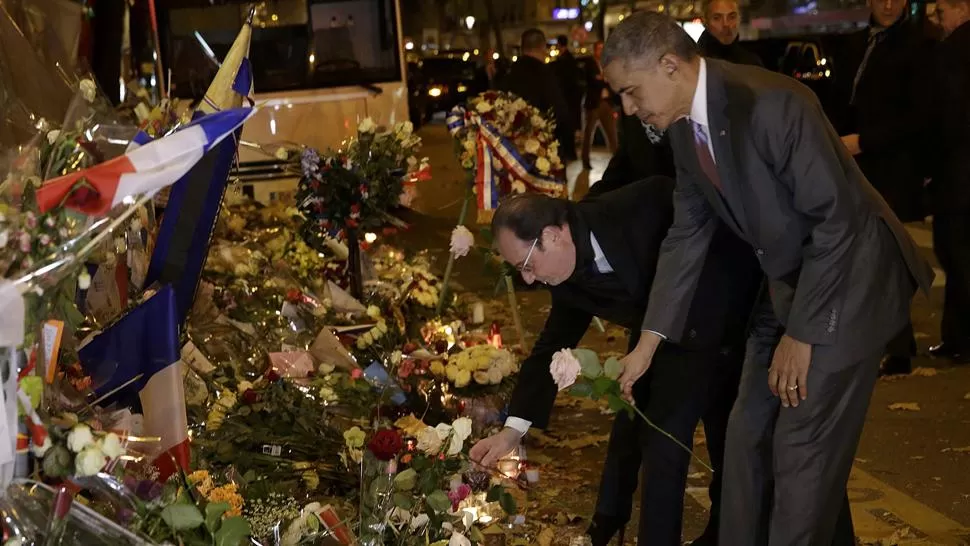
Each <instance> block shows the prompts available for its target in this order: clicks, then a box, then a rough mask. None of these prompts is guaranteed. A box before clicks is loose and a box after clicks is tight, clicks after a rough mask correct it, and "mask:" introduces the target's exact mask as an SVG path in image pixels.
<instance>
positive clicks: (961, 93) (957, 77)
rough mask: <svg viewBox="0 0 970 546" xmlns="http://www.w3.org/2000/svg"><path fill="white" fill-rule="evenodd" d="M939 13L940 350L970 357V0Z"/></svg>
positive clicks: (936, 225) (957, 0)
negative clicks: (943, 280) (942, 277)
mask: <svg viewBox="0 0 970 546" xmlns="http://www.w3.org/2000/svg"><path fill="white" fill-rule="evenodd" d="M936 13H937V16H938V17H939V20H940V24H941V26H942V27H943V33H944V35H945V38H944V39H943V42H942V43H940V44H939V51H938V56H937V64H936V72H937V78H936V79H937V84H936V91H937V94H936V96H935V97H934V98H935V99H936V100H934V101H933V104H934V105H935V107H936V110H937V112H938V114H937V115H936V116H935V120H936V127H934V129H935V130H934V133H935V135H934V136H935V137H936V139H937V142H936V146H935V149H936V150H938V153H939V157H938V159H937V161H935V162H934V165H935V167H936V172H934V173H933V182H932V185H931V186H930V190H931V193H932V197H933V200H932V202H933V213H934V215H933V248H934V250H935V252H936V256H937V258H938V259H939V260H940V265H941V266H942V267H943V272H944V273H946V288H945V291H944V294H943V321H942V324H941V327H940V337H941V339H942V342H941V343H940V344H939V345H937V346H936V347H933V348H931V349H930V353H932V354H933V355H934V356H938V357H944V358H950V359H952V360H954V361H956V362H960V363H968V362H970V246H968V245H967V242H968V241H970V0H938V1H937V3H936Z"/></svg>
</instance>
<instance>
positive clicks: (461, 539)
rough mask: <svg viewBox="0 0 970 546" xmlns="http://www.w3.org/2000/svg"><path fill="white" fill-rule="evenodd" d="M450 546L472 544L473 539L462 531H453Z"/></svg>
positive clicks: (469, 545)
mask: <svg viewBox="0 0 970 546" xmlns="http://www.w3.org/2000/svg"><path fill="white" fill-rule="evenodd" d="M448 546H472V541H470V540H468V537H466V536H465V535H463V534H461V533H453V534H452V535H451V540H449V541H448Z"/></svg>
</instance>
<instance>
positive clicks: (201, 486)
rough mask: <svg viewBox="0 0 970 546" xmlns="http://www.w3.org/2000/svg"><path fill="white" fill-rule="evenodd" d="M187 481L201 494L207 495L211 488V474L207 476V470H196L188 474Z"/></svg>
mask: <svg viewBox="0 0 970 546" xmlns="http://www.w3.org/2000/svg"><path fill="white" fill-rule="evenodd" d="M188 481H189V485H193V486H195V488H196V489H198V490H199V493H202V496H208V495H209V491H211V490H212V476H209V471H208V470H196V471H195V472H193V473H191V474H189V476H188Z"/></svg>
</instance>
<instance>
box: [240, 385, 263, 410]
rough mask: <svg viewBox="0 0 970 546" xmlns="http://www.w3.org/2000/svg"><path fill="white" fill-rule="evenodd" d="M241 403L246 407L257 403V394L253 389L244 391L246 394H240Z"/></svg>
mask: <svg viewBox="0 0 970 546" xmlns="http://www.w3.org/2000/svg"><path fill="white" fill-rule="evenodd" d="M242 399H243V403H245V404H246V405H249V406H251V405H253V404H255V403H257V402H259V393H258V392H256V391H254V390H253V389H246V392H244V393H243V394H242Z"/></svg>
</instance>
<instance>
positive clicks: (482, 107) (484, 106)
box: [475, 101, 492, 114]
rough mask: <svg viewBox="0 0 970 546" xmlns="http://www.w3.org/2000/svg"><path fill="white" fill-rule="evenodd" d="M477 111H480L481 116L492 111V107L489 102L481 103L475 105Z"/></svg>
mask: <svg viewBox="0 0 970 546" xmlns="http://www.w3.org/2000/svg"><path fill="white" fill-rule="evenodd" d="M475 110H478V113H480V114H487V113H489V112H491V111H492V105H491V104H489V103H488V102H487V101H479V103H478V104H476V105H475Z"/></svg>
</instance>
